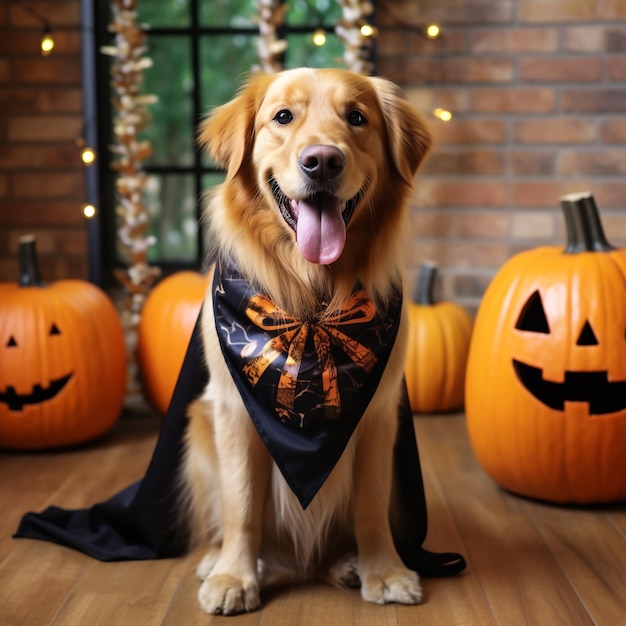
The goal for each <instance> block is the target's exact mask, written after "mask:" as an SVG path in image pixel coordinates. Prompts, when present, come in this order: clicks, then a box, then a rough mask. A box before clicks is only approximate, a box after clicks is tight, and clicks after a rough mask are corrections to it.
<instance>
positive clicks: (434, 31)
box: [426, 24, 441, 39]
mask: <svg viewBox="0 0 626 626" xmlns="http://www.w3.org/2000/svg"><path fill="white" fill-rule="evenodd" d="M440 35H441V28H440V27H439V25H438V24H428V26H426V36H427V37H428V38H429V39H437V38H438V37H439V36H440Z"/></svg>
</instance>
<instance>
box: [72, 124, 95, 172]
mask: <svg viewBox="0 0 626 626" xmlns="http://www.w3.org/2000/svg"><path fill="white" fill-rule="evenodd" d="M83 130H84V128H83ZM76 145H77V146H78V147H79V149H80V160H81V161H82V162H83V165H86V166H87V167H89V166H90V165H93V164H94V163H95V161H96V151H95V150H94V149H93V148H91V147H89V146H88V145H86V143H85V139H84V138H83V137H82V136H81V137H79V138H78V139H77V140H76Z"/></svg>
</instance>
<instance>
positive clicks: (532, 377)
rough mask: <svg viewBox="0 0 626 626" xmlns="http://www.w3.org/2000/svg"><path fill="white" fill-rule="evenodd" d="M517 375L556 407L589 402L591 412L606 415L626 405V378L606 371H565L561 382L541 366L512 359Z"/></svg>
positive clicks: (529, 387)
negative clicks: (548, 376)
mask: <svg viewBox="0 0 626 626" xmlns="http://www.w3.org/2000/svg"><path fill="white" fill-rule="evenodd" d="M513 367H514V368H515V373H516V374H517V378H518V379H519V381H520V382H521V383H522V385H524V387H525V388H526V389H528V391H530V393H532V395H533V396H535V398H537V400H539V401H540V402H542V403H543V404H545V405H547V406H549V407H550V408H551V409H554V410H555V411H563V409H564V408H565V402H586V403H588V405H589V414H590V415H605V414H606V413H615V412H617V411H622V410H624V409H625V408H626V381H616V382H609V380H608V374H607V372H571V371H566V372H565V380H564V381H563V382H562V383H554V382H551V381H549V380H545V379H544V378H543V372H542V370H541V369H540V368H538V367H533V366H532V365H527V364H526V363H522V362H521V361H517V360H516V359H513Z"/></svg>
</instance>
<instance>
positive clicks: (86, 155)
mask: <svg viewBox="0 0 626 626" xmlns="http://www.w3.org/2000/svg"><path fill="white" fill-rule="evenodd" d="M80 158H81V160H82V162H83V163H84V164H85V165H91V164H92V163H93V162H94V161H95V160H96V153H95V152H94V151H93V149H92V148H90V147H89V146H85V147H84V148H83V149H82V150H81V151H80Z"/></svg>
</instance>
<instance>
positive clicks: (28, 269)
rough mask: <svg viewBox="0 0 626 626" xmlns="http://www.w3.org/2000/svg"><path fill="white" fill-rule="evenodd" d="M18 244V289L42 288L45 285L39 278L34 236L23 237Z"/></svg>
mask: <svg viewBox="0 0 626 626" xmlns="http://www.w3.org/2000/svg"><path fill="white" fill-rule="evenodd" d="M19 242H20V247H19V265H20V279H19V285H20V287H43V286H44V285H45V284H46V283H45V282H44V281H43V280H42V278H41V273H40V271H39V265H38V264H37V253H36V250H35V236H34V235H24V236H22V237H20V239H19Z"/></svg>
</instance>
